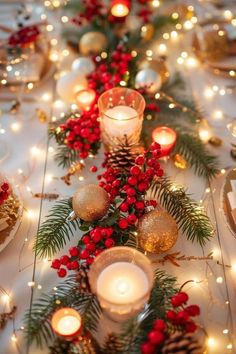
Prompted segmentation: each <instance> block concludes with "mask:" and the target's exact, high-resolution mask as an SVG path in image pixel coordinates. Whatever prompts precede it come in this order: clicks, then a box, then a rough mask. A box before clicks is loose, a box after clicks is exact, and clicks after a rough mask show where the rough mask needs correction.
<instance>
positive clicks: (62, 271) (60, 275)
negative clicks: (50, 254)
mask: <svg viewBox="0 0 236 354" xmlns="http://www.w3.org/2000/svg"><path fill="white" fill-rule="evenodd" d="M57 274H58V276H59V277H60V278H64V277H65V276H66V274H67V271H66V269H65V268H60V269H58V271H57Z"/></svg>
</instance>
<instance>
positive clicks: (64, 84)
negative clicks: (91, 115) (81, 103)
mask: <svg viewBox="0 0 236 354" xmlns="http://www.w3.org/2000/svg"><path fill="white" fill-rule="evenodd" d="M87 86H88V82H87V79H86V77H85V76H84V75H80V74H78V73H76V72H75V71H71V72H69V73H67V74H65V75H63V76H61V77H60V78H59V79H58V81H57V86H56V90H57V93H58V95H59V96H60V97H61V98H62V100H64V101H66V102H67V103H72V102H75V99H76V93H78V92H79V91H81V90H84V89H86V88H87Z"/></svg>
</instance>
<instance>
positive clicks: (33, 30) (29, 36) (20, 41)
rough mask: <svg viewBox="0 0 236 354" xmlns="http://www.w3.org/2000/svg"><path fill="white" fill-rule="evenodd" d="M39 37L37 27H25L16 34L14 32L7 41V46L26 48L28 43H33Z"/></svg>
mask: <svg viewBox="0 0 236 354" xmlns="http://www.w3.org/2000/svg"><path fill="white" fill-rule="evenodd" d="M39 35H40V30H39V28H38V26H35V25H32V26H26V27H24V28H22V29H20V30H19V31H17V32H14V33H13V34H12V35H11V36H10V38H9V40H8V44H9V45H11V46H14V47H15V46H19V47H26V46H27V45H29V44H30V43H33V42H35V41H36V40H37V39H38V36H39Z"/></svg>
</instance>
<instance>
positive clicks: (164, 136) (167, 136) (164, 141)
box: [152, 127, 177, 157]
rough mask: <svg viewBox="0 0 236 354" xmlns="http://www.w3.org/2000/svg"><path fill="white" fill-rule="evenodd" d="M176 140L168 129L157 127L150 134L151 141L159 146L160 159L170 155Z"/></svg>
mask: <svg viewBox="0 0 236 354" xmlns="http://www.w3.org/2000/svg"><path fill="white" fill-rule="evenodd" d="M176 139H177V134H176V132H175V131H174V130H173V129H171V128H169V127H157V128H155V129H154V130H153V132H152V140H153V141H155V142H156V143H158V144H160V145H161V157H163V156H169V155H170V153H171V151H172V150H173V148H174V147H175V144H176Z"/></svg>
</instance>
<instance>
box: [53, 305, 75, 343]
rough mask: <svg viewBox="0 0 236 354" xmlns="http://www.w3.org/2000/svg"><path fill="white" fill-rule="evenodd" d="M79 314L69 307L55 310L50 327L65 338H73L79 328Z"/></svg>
mask: <svg viewBox="0 0 236 354" xmlns="http://www.w3.org/2000/svg"><path fill="white" fill-rule="evenodd" d="M81 322H82V321H81V316H80V314H79V313H78V312H77V311H76V310H75V309H72V308H70V307H63V308H61V309H59V310H57V311H56V312H55V313H54V314H53V316H52V321H51V324H52V329H53V330H54V332H55V333H57V334H58V335H60V336H61V337H63V338H64V339H66V340H71V339H72V338H74V337H75V336H76V335H78V333H79V332H80V329H81Z"/></svg>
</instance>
